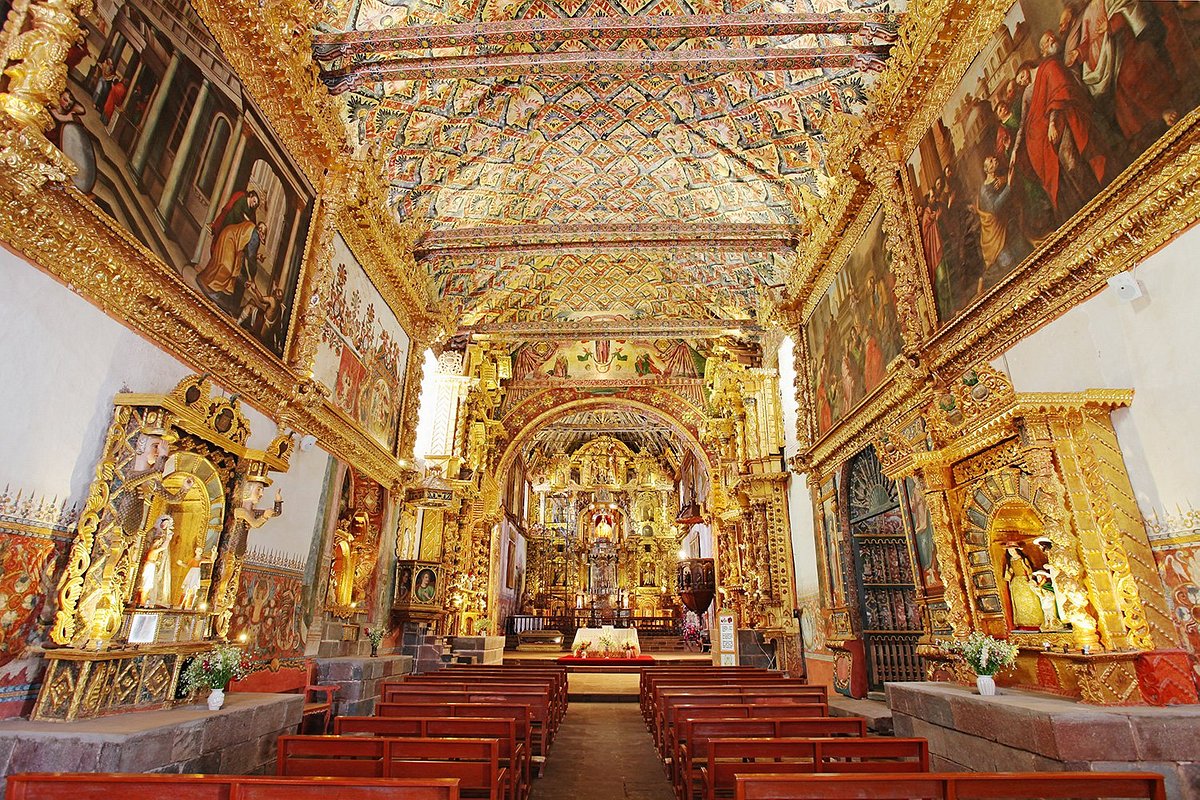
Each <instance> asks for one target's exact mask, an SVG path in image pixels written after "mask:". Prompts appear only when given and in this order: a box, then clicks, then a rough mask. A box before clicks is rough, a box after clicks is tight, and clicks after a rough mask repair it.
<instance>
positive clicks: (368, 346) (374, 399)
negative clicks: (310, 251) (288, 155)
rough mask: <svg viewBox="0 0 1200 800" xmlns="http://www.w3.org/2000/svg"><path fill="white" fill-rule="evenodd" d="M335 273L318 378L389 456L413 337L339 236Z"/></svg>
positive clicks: (339, 406) (334, 251)
mask: <svg viewBox="0 0 1200 800" xmlns="http://www.w3.org/2000/svg"><path fill="white" fill-rule="evenodd" d="M333 271H334V283H333V291H332V293H331V295H330V299H329V307H328V309H327V311H326V316H325V325H324V327H323V328H322V330H321V342H320V344H319V345H318V347H317V358H316V369H315V374H316V377H317V379H318V380H320V381H322V382H323V383H325V384H326V385H327V386H329V388H330V389H331V390H332V397H333V402H334V405H336V406H337V407H338V408H340V409H341V410H342V411H344V412H345V413H346V414H347V415H348V416H349V417H350V418H351V419H353V420H354V421H356V422H357V423H358V424H359V425H360V426H361V427H362V428H363V430H365V431H366V432H367V433H369V434H370V435H371V436H372V437H374V438H375V440H376V441H378V442H379V443H380V444H382V445H383V446H384V447H386V448H388V449H389V450H391V449H392V447H393V446H394V444H395V440H396V426H397V423H398V422H399V419H400V407H401V405H402V404H403V402H404V373H405V371H406V370H407V369H408V357H409V349H410V344H409V337H408V334H407V333H405V331H404V328H402V327H400V323H399V321H397V319H396V315H395V313H394V312H393V311H392V309H391V308H390V307H389V306H388V304H387V303H386V302H384V299H383V297H382V296H381V295H380V294H379V290H378V289H376V288H375V284H373V283H372V282H371V279H370V277H368V275H367V273H366V272H365V271H364V270H363V268H362V266H361V265H360V264H359V263H358V261H357V260H356V259H355V258H354V254H353V253H351V252H350V248H349V247H347V246H346V242H345V240H343V239H342V237H341V236H337V237H334V243H333Z"/></svg>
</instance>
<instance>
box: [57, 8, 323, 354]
mask: <svg viewBox="0 0 1200 800" xmlns="http://www.w3.org/2000/svg"><path fill="white" fill-rule="evenodd" d="M80 21H81V23H82V29H83V34H84V35H83V38H82V39H81V40H80V41H78V42H76V43H75V45H74V46H73V47H72V48H71V49H70V50H69V51H68V53H67V56H66V65H67V82H66V85H65V87H64V89H63V91H62V92H61V93H60V94H59V96H58V98H57V100H56V101H55V102H53V103H51V105H50V108H49V112H50V115H51V117H52V119H53V123H54V124H53V126H52V127H51V129H50V130H49V131H48V132H47V137H48V138H49V139H50V141H51V142H52V143H54V144H55V145H56V146H57V147H59V148H60V149H61V150H62V152H63V154H64V155H66V156H67V158H68V159H70V160H71V161H72V162H73V163H74V164H75V166H76V167H77V172H76V174H75V175H74V176H73V177H72V179H71V181H72V183H73V184H74V186H75V188H77V189H78V190H79V191H80V192H82V193H83V194H84V195H85V196H86V197H87V198H88V199H89V200H91V201H92V202H93V203H95V205H96V206H97V207H98V208H99V209H100V210H101V211H103V212H104V213H105V214H107V215H108V216H110V217H111V218H112V219H113V220H115V221H116V222H117V223H118V224H120V225H121V226H122V227H123V228H125V229H126V230H127V231H129V232H130V233H132V234H133V235H134V236H135V237H136V238H137V239H138V241H140V242H141V244H142V245H143V246H145V247H146V248H147V249H148V250H149V251H150V252H151V253H153V254H154V256H155V257H156V258H157V259H159V260H160V261H162V262H163V263H164V264H166V265H167V266H168V267H170V268H171V270H173V271H174V272H175V274H176V275H178V277H179V278H180V280H181V281H182V282H183V283H184V284H185V285H186V286H187V287H188V289H189V290H190V291H191V292H193V293H194V294H196V295H197V296H199V297H203V298H204V299H205V302H206V305H208V306H209V307H212V308H214V309H215V310H216V311H217V312H218V314H219V315H220V316H223V317H224V318H226V319H227V320H228V321H229V322H230V323H231V324H233V325H236V326H237V327H240V328H241V329H242V330H244V331H246V332H247V333H249V334H250V335H251V336H252V337H253V338H254V339H255V340H256V341H257V342H259V343H260V344H262V345H263V346H264V347H266V349H267V350H269V351H270V352H271V353H272V354H273V355H274V356H275V357H277V358H283V356H284V354H285V352H286V346H287V342H288V335H289V325H290V321H291V317H292V313H291V312H292V309H293V306H294V303H295V299H296V294H297V287H298V283H299V277H300V273H301V271H302V267H303V263H304V255H305V249H306V246H307V242H308V227H309V223H310V220H311V217H312V214H313V209H314V204H315V199H316V192H315V191H314V189H313V187H312V186H311V184H310V183H309V182H308V180H307V178H306V177H305V176H304V173H303V171H302V170H301V169H299V168H298V167H297V166H296V164H295V163H294V161H293V160H292V158H291V157H290V155H289V154H288V153H287V151H286V150H285V148H284V147H283V146H282V145H281V144H280V143H279V141H278V138H277V137H276V135H275V133H274V131H273V130H272V129H271V127H270V125H269V123H268V122H267V120H266V119H265V117H264V116H263V115H262V113H261V112H260V111H259V109H258V108H257V106H256V104H255V103H254V101H253V100H252V98H251V97H250V96H249V95H248V94H247V92H246V91H245V89H244V87H243V85H242V83H241V82H240V81H239V80H238V77H237V74H236V72H235V71H234V69H233V67H232V66H231V65H230V64H229V63H228V62H226V61H225V60H224V59H223V58H222V57H220V56H217V57H216V58H214V57H213V55H214V54H219V53H220V48H219V46H218V45H217V43H216V42H215V41H214V40H213V39H212V37H211V35H209V34H208V33H207V31H205V28H204V25H203V23H202V22H201V21H200V18H199V17H198V16H197V15H196V12H195V11H194V10H193V8H192V7H191V6H190V5H189V4H187V3H183V4H174V5H172V4H167V5H163V4H154V3H149V2H147V1H146V0H118V1H117V2H114V3H107V4H101V5H99V6H97V7H96V8H95V9H94V10H93V11H91V12H89V13H86V14H84V15H82V17H81V19H80ZM182 30H187V31H191V32H193V33H190V34H189V35H187V36H180V35H179V33H178V32H179V31H182ZM197 31H199V32H203V33H200V34H197V33H194V32H197Z"/></svg>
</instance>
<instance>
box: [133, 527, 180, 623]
mask: <svg viewBox="0 0 1200 800" xmlns="http://www.w3.org/2000/svg"><path fill="white" fill-rule="evenodd" d="M174 535H175V520H173V519H171V517H170V515H168V514H164V515H162V516H161V517H159V518H158V520H157V521H156V522H155V523H154V528H153V530H151V531H150V536H149V541H150V544H149V545H148V546H147V547H146V554H145V555H144V556H143V557H142V580H141V586H140V587H139V592H138V605H139V606H142V607H144V608H153V607H162V606H166V605H168V604H169V603H170V602H171V567H170V565H169V564H168V563H167V552H168V550H169V547H170V545H171V537H172V536H174Z"/></svg>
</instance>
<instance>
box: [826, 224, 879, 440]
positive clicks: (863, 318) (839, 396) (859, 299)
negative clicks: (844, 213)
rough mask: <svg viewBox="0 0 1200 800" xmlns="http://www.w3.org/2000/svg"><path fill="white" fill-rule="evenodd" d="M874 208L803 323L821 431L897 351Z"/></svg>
mask: <svg viewBox="0 0 1200 800" xmlns="http://www.w3.org/2000/svg"><path fill="white" fill-rule="evenodd" d="M890 264H891V258H890V257H889V256H888V253H887V248H886V247H884V241H883V213H882V212H881V211H877V212H876V213H875V216H874V217H873V218H872V219H871V222H870V223H869V224H868V225H867V229H866V231H865V232H864V233H863V236H862V238H861V239H859V240H858V242H857V243H856V244H855V245H854V248H853V249H852V250H851V251H850V255H849V257H848V258H847V260H846V265H845V266H844V267H842V270H841V272H839V273H838V275H837V277H836V278H835V279H834V281H833V285H832V286H830V287H829V289H828V290H827V291H826V292H825V295H824V296H823V297H822V298H821V300H820V301H819V302H818V303H817V307H816V309H815V310H814V311H813V313H812V316H811V317H809V319H808V322H807V323H806V324H805V335H806V336H807V337H808V349H809V352H810V353H811V354H812V363H813V365H814V367H813V375H812V376H811V380H812V385H813V390H814V396H815V400H816V414H817V431H818V433H822V434H823V433H825V432H826V431H828V430H829V429H830V428H831V427H833V424H834V423H835V422H837V421H838V420H840V419H842V418H843V417H845V416H846V414H847V413H848V412H849V411H850V410H851V409H852V408H854V407H855V406H856V405H858V404H859V402H861V401H862V400H863V398H865V397H866V396H867V395H868V394H870V393H871V392H872V391H873V390H874V389H875V387H877V386H878V385H879V384H880V383H882V382H883V378H884V374H885V371H886V369H887V365H888V363H889V362H890V361H891V360H892V359H893V358H895V357H896V356H897V355H899V354H900V348H901V340H900V324H899V322H897V320H896V297H895V294H894V291H895V279H894V278H893V276H892V273H891V270H890V269H889V266H890Z"/></svg>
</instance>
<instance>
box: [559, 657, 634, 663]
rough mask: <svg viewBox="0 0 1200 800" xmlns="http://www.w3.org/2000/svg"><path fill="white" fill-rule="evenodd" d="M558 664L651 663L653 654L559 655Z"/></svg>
mask: <svg viewBox="0 0 1200 800" xmlns="http://www.w3.org/2000/svg"><path fill="white" fill-rule="evenodd" d="M558 663H559V664H653V663H654V656H634V657H633V658H625V657H623V656H622V657H619V658H603V657H600V656H596V657H588V658H578V657H576V656H559V657H558Z"/></svg>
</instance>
